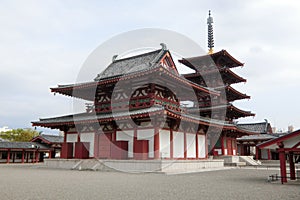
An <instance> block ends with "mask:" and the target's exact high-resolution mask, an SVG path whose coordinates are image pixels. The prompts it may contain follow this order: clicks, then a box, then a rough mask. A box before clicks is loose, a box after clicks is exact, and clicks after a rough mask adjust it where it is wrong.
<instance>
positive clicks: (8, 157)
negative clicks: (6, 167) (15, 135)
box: [6, 149, 10, 163]
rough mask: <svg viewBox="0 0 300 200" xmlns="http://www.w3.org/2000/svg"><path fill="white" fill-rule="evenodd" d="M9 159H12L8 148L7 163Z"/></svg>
mask: <svg viewBox="0 0 300 200" xmlns="http://www.w3.org/2000/svg"><path fill="white" fill-rule="evenodd" d="M9 160H10V149H8V150H7V158H6V163H9Z"/></svg>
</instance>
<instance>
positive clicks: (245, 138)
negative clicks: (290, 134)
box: [237, 134, 277, 141]
mask: <svg viewBox="0 0 300 200" xmlns="http://www.w3.org/2000/svg"><path fill="white" fill-rule="evenodd" d="M274 138H277V137H276V136H274V135H271V134H259V135H245V136H243V137H241V138H237V140H238V141H253V140H260V141H266V140H270V139H274Z"/></svg>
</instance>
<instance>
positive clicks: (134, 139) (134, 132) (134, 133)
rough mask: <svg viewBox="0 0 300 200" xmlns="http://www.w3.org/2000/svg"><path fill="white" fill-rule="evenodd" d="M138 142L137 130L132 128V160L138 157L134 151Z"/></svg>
mask: <svg viewBox="0 0 300 200" xmlns="http://www.w3.org/2000/svg"><path fill="white" fill-rule="evenodd" d="M137 143H138V140H137V129H136V127H135V128H134V130H133V145H132V151H133V152H132V154H133V158H136V157H138V154H139V153H137V152H136V151H137V148H136V147H137V146H138V144H137Z"/></svg>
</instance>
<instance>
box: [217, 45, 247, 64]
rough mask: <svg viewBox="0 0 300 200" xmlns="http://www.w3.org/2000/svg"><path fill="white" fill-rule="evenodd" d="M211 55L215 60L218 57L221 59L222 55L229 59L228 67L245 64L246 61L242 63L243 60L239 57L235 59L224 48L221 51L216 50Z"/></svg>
mask: <svg viewBox="0 0 300 200" xmlns="http://www.w3.org/2000/svg"><path fill="white" fill-rule="evenodd" d="M211 56H212V57H213V59H214V61H215V62H216V61H217V59H220V57H219V56H222V57H223V58H225V59H226V60H227V62H228V63H229V66H227V67H239V66H244V63H242V62H240V61H238V60H237V59H235V58H234V57H233V56H232V55H230V54H229V53H228V52H227V51H226V50H225V49H222V50H221V51H219V52H216V53H214V54H211Z"/></svg>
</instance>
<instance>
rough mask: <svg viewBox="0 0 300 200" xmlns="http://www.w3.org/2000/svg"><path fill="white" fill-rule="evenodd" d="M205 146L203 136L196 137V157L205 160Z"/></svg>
mask: <svg viewBox="0 0 300 200" xmlns="http://www.w3.org/2000/svg"><path fill="white" fill-rule="evenodd" d="M205 156H206V146H205V135H198V157H199V158H205Z"/></svg>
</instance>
